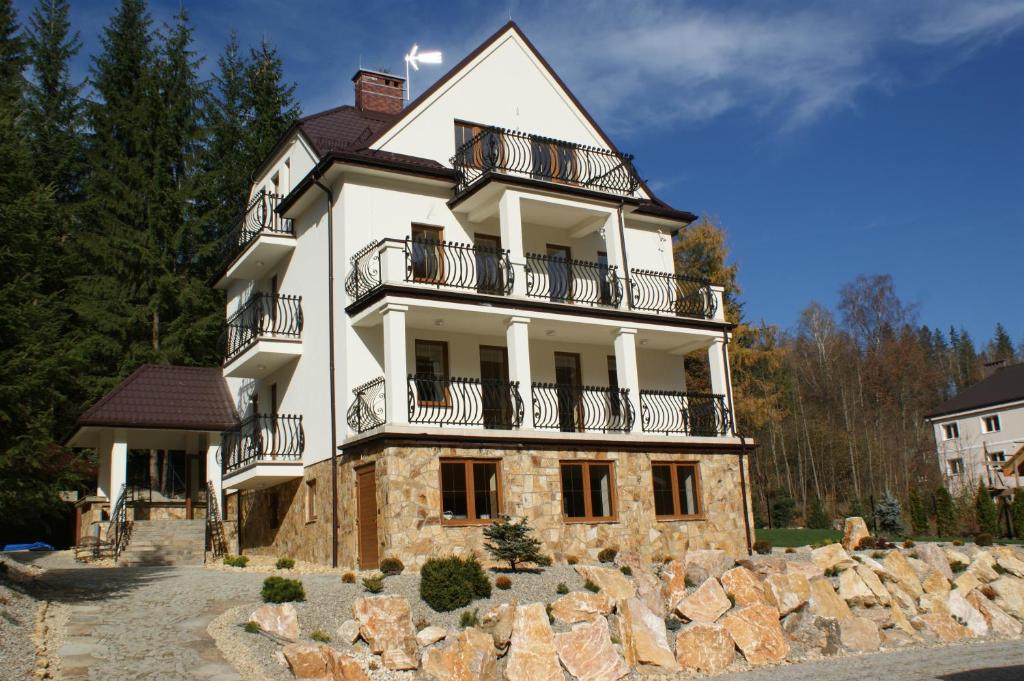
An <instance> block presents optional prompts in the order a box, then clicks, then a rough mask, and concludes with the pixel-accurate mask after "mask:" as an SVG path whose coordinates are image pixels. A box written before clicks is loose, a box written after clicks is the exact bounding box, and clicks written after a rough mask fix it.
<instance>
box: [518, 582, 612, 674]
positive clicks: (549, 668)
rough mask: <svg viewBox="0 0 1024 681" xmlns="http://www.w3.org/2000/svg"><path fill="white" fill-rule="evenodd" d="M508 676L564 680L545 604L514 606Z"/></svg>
mask: <svg viewBox="0 0 1024 681" xmlns="http://www.w3.org/2000/svg"><path fill="white" fill-rule="evenodd" d="M619 576H620V577H621V576H622V575H621V573H619ZM505 676H506V677H507V678H508V679H509V681H563V676H562V669H561V667H559V666H558V653H557V651H556V650H555V635H554V633H552V631H551V625H550V624H549V623H548V614H547V612H546V611H545V609H544V604H543V603H531V604H529V605H521V606H519V607H517V608H516V609H515V618H514V620H513V624H512V637H511V639H510V649H509V654H508V665H507V667H506V669H505Z"/></svg>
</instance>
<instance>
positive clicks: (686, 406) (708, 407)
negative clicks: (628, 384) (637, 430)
mask: <svg viewBox="0 0 1024 681" xmlns="http://www.w3.org/2000/svg"><path fill="white" fill-rule="evenodd" d="M640 427H641V429H642V430H644V432H648V433H664V434H666V435H670V434H680V435H699V436H708V437H710V436H716V435H728V434H729V433H730V432H731V431H732V415H731V414H730V412H729V407H728V405H727V403H726V400H725V396H724V395H712V394H709V393H689V392H680V391H675V390H641V391H640Z"/></svg>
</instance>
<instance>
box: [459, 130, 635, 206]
mask: <svg viewBox="0 0 1024 681" xmlns="http://www.w3.org/2000/svg"><path fill="white" fill-rule="evenodd" d="M451 164H452V167H453V168H454V169H455V171H456V172H457V173H458V175H459V181H458V186H457V188H456V193H457V194H458V193H462V192H464V191H466V190H467V189H469V187H471V186H472V185H473V184H474V183H475V182H476V181H477V180H480V179H481V178H483V177H485V176H487V175H488V174H490V173H492V172H497V173H507V174H510V175H518V176H521V177H527V178H531V179H535V180H544V181H546V182H554V183H557V184H564V185H571V186H575V187H583V188H585V189H593V190H596V191H601V192H609V193H613V194H619V195H625V196H628V195H631V194H633V192H635V191H636V189H637V187H639V186H640V180H639V178H638V177H637V174H636V170H635V169H634V168H633V157H632V156H630V155H629V154H620V153H618V152H615V151H610V150H608V149H600V148H598V147H588V146H584V145H582V144H574V143H572V142H565V141H563V140H556V139H551V138H548V137H540V136H538V135H530V134H526V133H522V132H516V131H514V130H507V129H504V128H497V127H489V128H484V129H483V130H481V131H480V132H479V133H478V134H477V135H476V136H474V137H473V138H472V139H471V140H469V141H468V142H466V143H465V144H463V145H462V146H461V147H459V148H458V149H457V150H456V151H455V155H454V156H453V157H452V158H451Z"/></svg>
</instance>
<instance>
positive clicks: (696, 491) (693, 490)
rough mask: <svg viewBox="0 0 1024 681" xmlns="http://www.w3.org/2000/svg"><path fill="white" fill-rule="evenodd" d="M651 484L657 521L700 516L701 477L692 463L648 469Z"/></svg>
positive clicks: (672, 464) (662, 464)
mask: <svg viewBox="0 0 1024 681" xmlns="http://www.w3.org/2000/svg"><path fill="white" fill-rule="evenodd" d="M651 477H652V478H653V480H654V515H655V516H657V517H658V518H662V519H665V518H694V517H696V516H699V515H700V514H701V504H700V475H699V473H698V470H697V464H695V463H656V464H652V465H651Z"/></svg>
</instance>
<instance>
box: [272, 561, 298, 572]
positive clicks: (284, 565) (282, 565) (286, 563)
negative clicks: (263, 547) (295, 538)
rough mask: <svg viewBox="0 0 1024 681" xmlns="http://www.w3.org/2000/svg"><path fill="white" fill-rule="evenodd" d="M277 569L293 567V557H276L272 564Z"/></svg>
mask: <svg viewBox="0 0 1024 681" xmlns="http://www.w3.org/2000/svg"><path fill="white" fill-rule="evenodd" d="M274 567H276V568H277V569H278V570H291V569H292V568H293V567H295V559H293V558H278V559H277V563H275V564H274Z"/></svg>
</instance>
